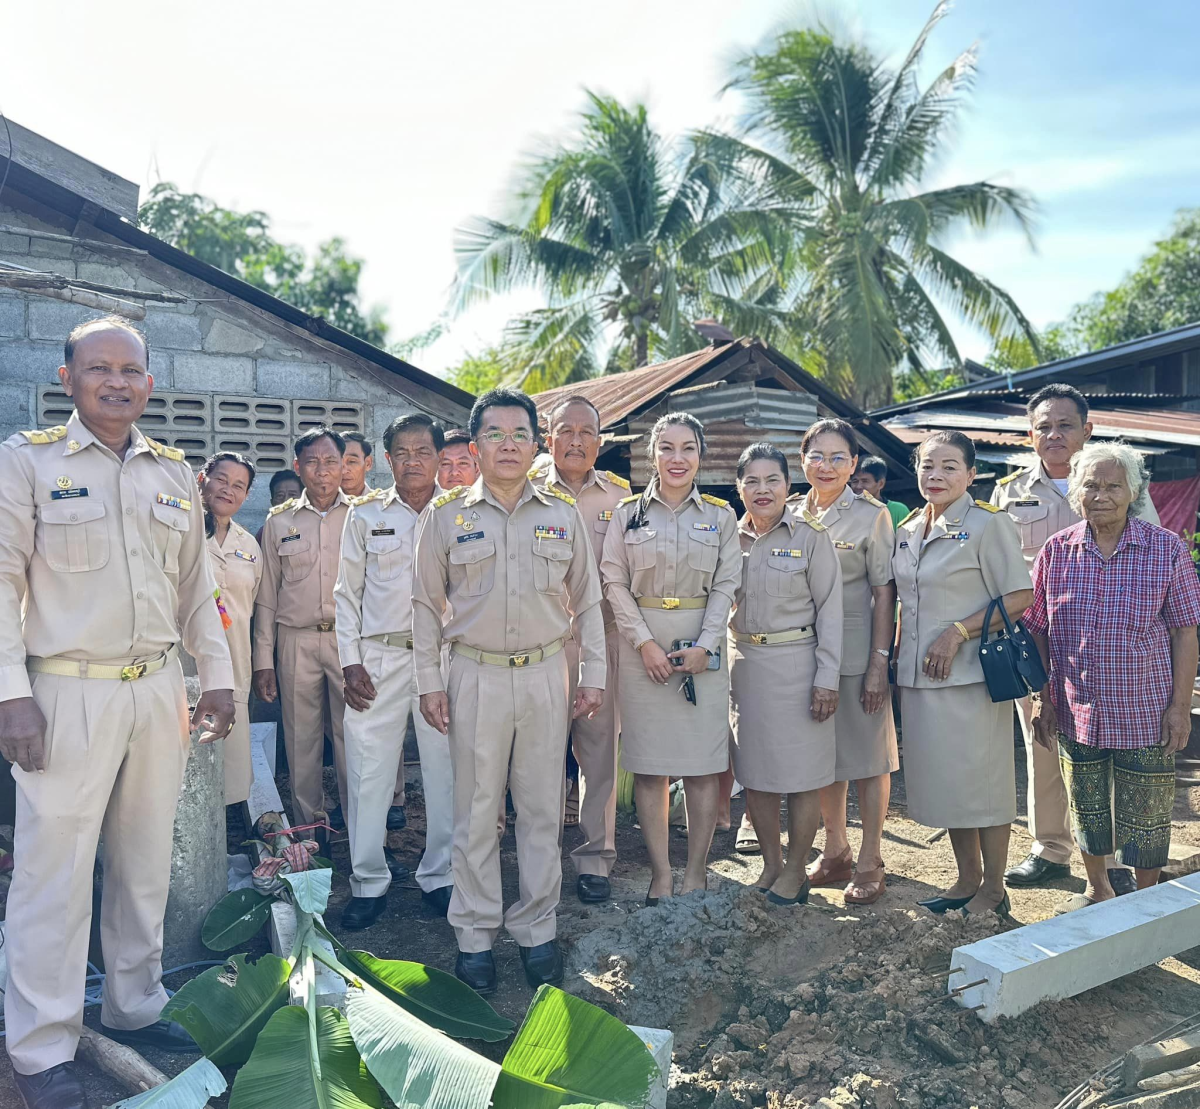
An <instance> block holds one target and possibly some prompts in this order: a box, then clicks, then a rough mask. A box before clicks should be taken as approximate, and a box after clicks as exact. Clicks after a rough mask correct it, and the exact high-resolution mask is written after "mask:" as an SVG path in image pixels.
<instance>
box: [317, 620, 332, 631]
mask: <svg viewBox="0 0 1200 1109" xmlns="http://www.w3.org/2000/svg"><path fill="white" fill-rule="evenodd" d="M317 631H319V632H331V631H333V621H332V620H322V621H321V622H320V623H319V624H318V625H317Z"/></svg>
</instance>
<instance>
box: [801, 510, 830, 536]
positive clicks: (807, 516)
mask: <svg viewBox="0 0 1200 1109" xmlns="http://www.w3.org/2000/svg"><path fill="white" fill-rule="evenodd" d="M801 512H802V514H803V516H804V522H805V523H806V524H807V525H808V526H809V527H810V528H812V529H813V531H827V530H828V529H827V528H826V527H825V525H824V524H823V523H821V521H820V520H818V519H817V518H816V517H815V516H814V515H813V514H812V513H811V512H809V511H808V509H807V508H805V509H802V510H801Z"/></svg>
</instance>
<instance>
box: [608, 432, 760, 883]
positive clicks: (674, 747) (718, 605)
mask: <svg viewBox="0 0 1200 1109" xmlns="http://www.w3.org/2000/svg"><path fill="white" fill-rule="evenodd" d="M649 454H650V460H651V463H652V464H653V466H654V469H655V476H654V477H653V478H651V480H650V484H649V485H648V486H647V487H646V491H645V492H644V493H643V494H642V495H641V496H637V497H628V498H626V499H625V500H624V501H622V502H621V503H620V504H619V505H618V506H617V507H616V508H615V509H614V510H613V518H612V522H611V524H610V525H609V528H608V534H607V535H606V536H605V539H604V552H603V555H602V557H601V560H600V576H601V579H602V580H603V583H604V596H605V598H606V599H607V600H608V602H609V604H611V605H612V609H613V613H614V615H615V616H616V621H617V629H618V631H619V632H620V633H621V644H620V666H621V683H620V692H619V705H620V712H621V765H622V767H623V768H624V769H625V770H628V771H630V772H631V773H632V774H634V775H635V784H634V798H635V802H636V804H637V812H638V821H639V823H640V824H641V826H642V836H643V837H644V838H645V840H646V850H647V852H648V853H649V855H650V870H651V880H650V889H649V891H648V892H647V894H646V902H647V904H654V903H655V902H656V901H657V900H658V899H659V898H660V897H670V896H671V893H672V885H671V860H670V852H669V848H668V835H669V831H668V827H667V814H668V811H669V808H670V804H669V799H668V785H669V782H670V780H671V778H672V777H675V776H682V778H683V784H684V790H685V792H686V795H687V810H688V861H687V869H686V870H685V871H684V875H683V885H682V886H681V887H680V892H681V893H690V892H691V891H692V890H697V889H704V888H705V887H706V886H707V884H708V881H707V873H706V867H707V865H708V849H709V847H710V845H711V843H712V835H713V828H714V826H715V824H716V819H717V803H718V797H717V793H718V780H717V779H718V775H719V774H720V773H721V771H723V770H725V769H727V768H728V766H729V670H728V662H727V660H726V659H724V658H723V657H722V653H723V652H722V650H721V648H722V646H723V644H724V640H725V632H726V624H727V623H728V620H729V607H730V605H731V604H732V603H733V594H734V590H735V589H736V588H737V583H738V578H739V576H740V574H741V553H740V551H739V549H738V537H737V520H736V518H735V517H734V514H733V510H732V509H731V508H730V507H729V504H728V502H727V501H723V500H720V499H719V498H717V497H710V496H709V495H708V494H707V493H703V494H702V493H701V492H700V490H699V489H697V487H696V474H697V472H698V471H699V469H700V460H701V459H702V458H703V457H704V428H703V426H702V425H701V423H700V421H699V420H697V419H696V418H695V416H691V415H689V414H688V413H686V412H674V413H671V414H669V415H667V416H663V417H662V419H660V420H659V421H658V423H656V424H655V425H654V429H653V430H652V431H651V432H650V448H649ZM679 642H683V643H694V644H695V646H692V647H688V648H682V649H678V650H676V649H673V646H674V644H676V643H679ZM710 660H712V661H713V662H714V663H715V668H714V669H710V668H709V666H710ZM681 674H682V675H685V676H686V677H690V681H691V685H692V687H693V688H694V690H695V700H696V703H695V704H691V703H689V702H688V700H687V699H686V698H685V696H684V694H683V693H682V692H681V689H682V688H683V687H684V686H686V685H687V681H686V677H685V678H681V676H680V675H681Z"/></svg>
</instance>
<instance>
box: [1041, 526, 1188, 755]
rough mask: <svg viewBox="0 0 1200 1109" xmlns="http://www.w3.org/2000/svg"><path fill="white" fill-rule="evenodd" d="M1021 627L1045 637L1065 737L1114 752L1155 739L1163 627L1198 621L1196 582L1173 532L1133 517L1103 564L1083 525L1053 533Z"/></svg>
mask: <svg viewBox="0 0 1200 1109" xmlns="http://www.w3.org/2000/svg"><path fill="white" fill-rule="evenodd" d="M1023 623H1024V624H1025V626H1026V627H1027V628H1028V629H1029V630H1030V631H1032V632H1037V633H1038V634H1039V635H1045V636H1048V637H1049V640H1050V699H1051V700H1052V701H1053V703H1054V709H1055V712H1056V713H1057V715H1058V724H1059V727H1060V728H1061V729H1062V731H1063V733H1064V734H1065V735H1066V736H1067V738H1068V739H1072V740H1074V741H1075V742H1076V743H1083V744H1086V745H1088V746H1089V747H1108V748H1118V749H1121V750H1129V749H1132V748H1136V747H1152V746H1154V745H1155V744H1158V743H1161V742H1162V734H1161V728H1162V718H1163V713H1164V712H1165V711H1166V708H1167V705H1168V703H1169V702H1170V700H1171V689H1172V680H1171V638H1170V635H1169V634H1168V630H1167V629H1168V628H1184V627H1192V626H1195V625H1196V624H1200V579H1197V576H1196V567H1195V564H1194V563H1193V562H1192V559H1191V555H1190V554H1189V553H1188V550H1187V548H1186V547H1185V546H1184V545H1183V541H1182V540H1181V539H1180V538H1179V537H1178V536H1177V535H1174V534H1172V533H1171V532H1169V531H1167V530H1166V529H1165V528H1160V527H1156V526H1155V525H1154V524H1148V523H1146V521H1145V520H1139V519H1137V518H1136V517H1131V518H1130V520H1129V523H1128V524H1127V525H1126V528H1125V532H1124V534H1122V536H1121V539H1120V541H1119V542H1118V543H1117V549H1116V550H1115V551H1114V552H1113V555H1112V557H1111V558H1110V559H1108V560H1107V561H1105V559H1104V558H1102V557H1101V555H1100V549H1099V548H1098V547H1097V546H1096V541H1095V540H1094V539H1093V538H1092V533H1091V530H1090V529H1089V528H1088V525H1087V522H1086V521H1082V522H1080V523H1078V524H1073V525H1072V526H1071V527H1069V528H1065V529H1064V530H1063V531H1060V532H1058V533H1057V534H1055V535H1052V536H1051V537H1050V538H1049V539H1048V540H1047V542H1046V545H1045V546H1044V547H1043V548H1042V549H1041V552H1040V553H1039V554H1038V556H1037V561H1035V562H1034V564H1033V604H1032V605H1030V606H1029V610H1028V611H1027V612H1026V613H1025V616H1024V617H1023Z"/></svg>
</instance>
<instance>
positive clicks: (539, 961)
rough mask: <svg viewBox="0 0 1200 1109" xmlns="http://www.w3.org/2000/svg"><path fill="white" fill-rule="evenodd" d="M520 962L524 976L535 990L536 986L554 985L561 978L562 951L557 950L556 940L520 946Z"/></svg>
mask: <svg viewBox="0 0 1200 1109" xmlns="http://www.w3.org/2000/svg"><path fill="white" fill-rule="evenodd" d="M521 962H522V964H524V966H525V977H526V978H527V979H528V981H529V984H530V985H531V986H532V987H533V988H534V989H535V990H536V989H537V988H538V986H555V985H557V984H558V983H559V982H561V981H562V980H563V961H562V952H560V951H559V950H558V942H557V941H556V940H550V941H549V942H548V943H539V944H537V945H536V946H535V947H522V948H521Z"/></svg>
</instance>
